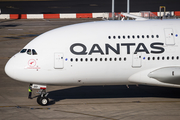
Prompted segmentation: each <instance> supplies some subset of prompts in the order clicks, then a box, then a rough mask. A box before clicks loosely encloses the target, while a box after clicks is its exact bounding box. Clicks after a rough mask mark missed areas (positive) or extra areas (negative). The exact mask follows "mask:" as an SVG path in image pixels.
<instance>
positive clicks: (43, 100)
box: [32, 84, 49, 106]
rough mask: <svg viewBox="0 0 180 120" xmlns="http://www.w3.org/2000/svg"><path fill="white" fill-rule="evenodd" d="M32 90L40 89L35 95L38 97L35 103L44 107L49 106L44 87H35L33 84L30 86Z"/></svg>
mask: <svg viewBox="0 0 180 120" xmlns="http://www.w3.org/2000/svg"><path fill="white" fill-rule="evenodd" d="M32 88H33V89H40V90H39V91H38V92H37V93H39V94H40V95H39V96H38V98H37V103H38V104H39V105H42V106H46V105H48V104H49V99H48V97H47V96H48V93H47V92H46V86H44V85H37V84H33V85H32Z"/></svg>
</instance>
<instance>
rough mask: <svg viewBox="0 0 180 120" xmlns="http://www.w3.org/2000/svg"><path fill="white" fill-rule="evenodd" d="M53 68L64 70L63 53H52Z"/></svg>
mask: <svg viewBox="0 0 180 120" xmlns="http://www.w3.org/2000/svg"><path fill="white" fill-rule="evenodd" d="M54 68H55V69H63V68H64V55H63V53H54Z"/></svg>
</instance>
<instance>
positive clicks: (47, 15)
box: [43, 14, 60, 19]
mask: <svg viewBox="0 0 180 120" xmlns="http://www.w3.org/2000/svg"><path fill="white" fill-rule="evenodd" d="M43 16H44V19H54V18H60V15H59V14H43Z"/></svg>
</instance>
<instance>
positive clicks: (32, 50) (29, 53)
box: [20, 49, 37, 55]
mask: <svg viewBox="0 0 180 120" xmlns="http://www.w3.org/2000/svg"><path fill="white" fill-rule="evenodd" d="M20 53H27V54H28V55H37V52H36V50H35V49H22V50H21V51H20Z"/></svg>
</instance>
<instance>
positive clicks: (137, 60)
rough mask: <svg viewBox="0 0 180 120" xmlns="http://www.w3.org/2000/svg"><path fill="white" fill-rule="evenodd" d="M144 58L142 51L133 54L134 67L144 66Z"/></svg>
mask: <svg viewBox="0 0 180 120" xmlns="http://www.w3.org/2000/svg"><path fill="white" fill-rule="evenodd" d="M141 60H142V58H141V53H137V54H133V56H132V67H133V68H139V67H141V66H142V61H141Z"/></svg>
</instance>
